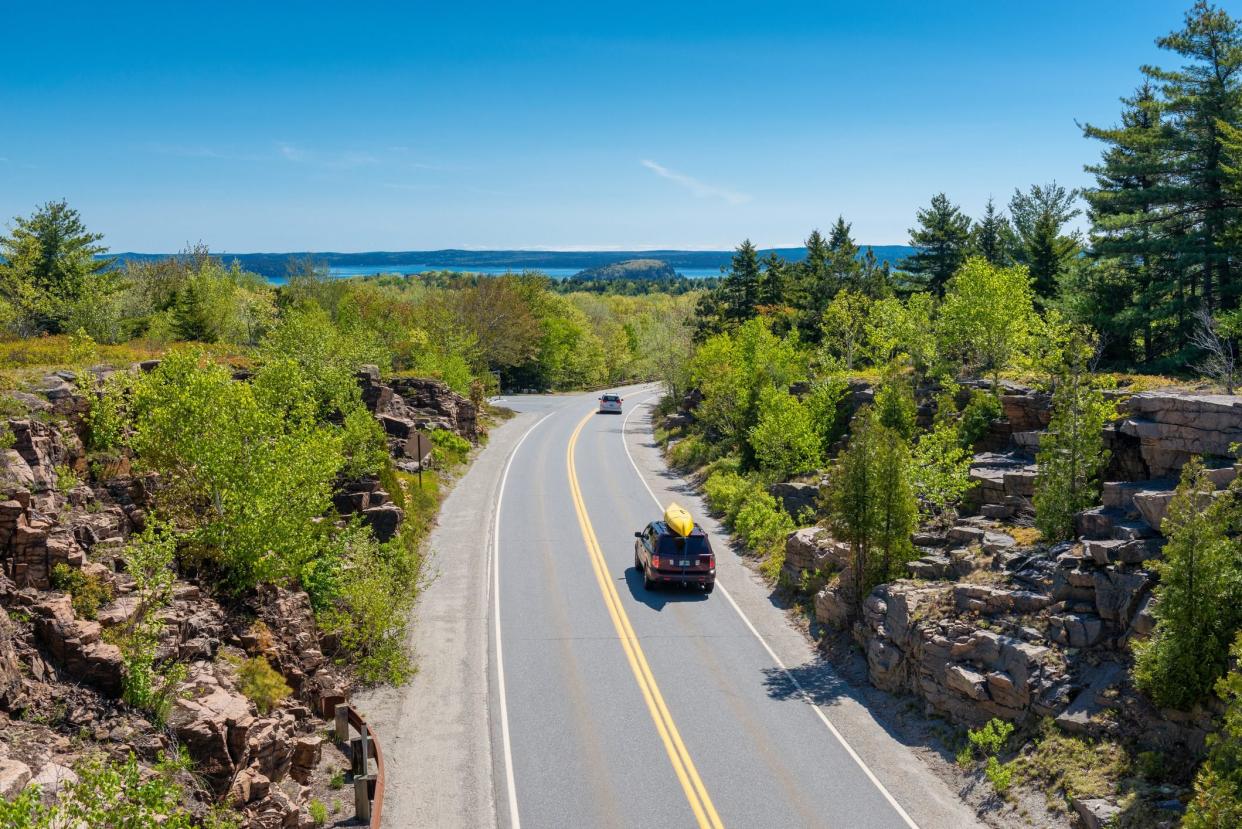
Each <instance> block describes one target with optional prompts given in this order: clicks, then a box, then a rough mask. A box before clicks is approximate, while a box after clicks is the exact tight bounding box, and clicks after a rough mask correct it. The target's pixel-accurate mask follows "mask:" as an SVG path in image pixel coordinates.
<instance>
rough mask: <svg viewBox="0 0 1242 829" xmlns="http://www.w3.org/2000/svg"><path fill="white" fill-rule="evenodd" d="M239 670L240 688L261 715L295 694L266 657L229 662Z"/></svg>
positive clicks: (237, 659)
mask: <svg viewBox="0 0 1242 829" xmlns="http://www.w3.org/2000/svg"><path fill="white" fill-rule="evenodd" d="M229 661H230V662H232V664H233V667H235V668H236V669H237V684H238V688H239V689H240V690H241V692H242V693H243V694H245V695H246V698H247V699H249V700H250V701H251V702H253V703H254V704H255V707H256V708H258V709H259V713H260V714H268V713H270V712H271V710H272V709H273V708H275V707H276V705H277V704H278V703H280V701H281V700H283V699H285V698H286V697H288V696H289V695H290V694H292V693H293V689H292V688H290V687H289V686H288V684H287V683H286V682H285V678H284V677H283V676H281V675H280V672H279V671H277V670H276V669H275V668H273V667H272V665H271V663H270V662H268V661H267V657H266V656H262V655H259V656H252V657H250V658H248V659H240V658H236V657H235V658H233V659H231V660H229Z"/></svg>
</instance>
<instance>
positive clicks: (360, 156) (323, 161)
mask: <svg viewBox="0 0 1242 829" xmlns="http://www.w3.org/2000/svg"><path fill="white" fill-rule="evenodd" d="M276 149H277V151H278V152H279V153H280V156H281V158H283V159H285V160H286V161H290V162H293V163H294V164H307V165H311V166H315V167H324V168H329V169H337V170H352V169H354V168H356V167H366V166H369V165H372V164H379V163H380V160H379V159H378V158H376V157H375V156H374V155H372V154H371V153H368V152H360V151H357V150H345V151H344V152H332V153H324V152H318V151H315V150H310V149H307V148H306V147H302V146H299V145H297V144H290V143H288V142H285V141H278V142H276Z"/></svg>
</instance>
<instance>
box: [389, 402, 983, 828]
mask: <svg viewBox="0 0 1242 829" xmlns="http://www.w3.org/2000/svg"><path fill="white" fill-rule="evenodd" d="M623 393H625V395H626V400H625V409H626V415H623V416H616V415H598V414H593V413H592V409H593V403H594V401H595V395H575V396H532V397H510V398H506V399H505V400H504V401H503V402H504V405H507V406H509V407H511V408H513V409H516V410H518V411H519V412H522V413H523V414H522V415H521V416H520V417H518V418H515V419H514V420H513V421H511V422H510V423H509V424H506V426H505V427H504V429H505V432H506V434H505V439H504V441H503V443H504V445H505V448H506V457H505V458H504V465H503V467H501V465H500V463H499V461H498V460H497V459H496V458H495V456H493V458H492V460H491V461H490V463H491V464H492V467H493V468H500V484H499V487H498V488H497V490H496V492H497V498H498V499H499V506H498V508H495V507H496V505H495V504H491V505H489V507H493V508H489V509H486V510H480V511H479V512H478V513H476V514H475V516H474V517H475V520H476V521H488V522H494V524H493V526H492V527H491V529H492V532H493V539H492V540H493V541H494V544H493V545H492V546H491V550H490V553H491V556H492V557H493V561H492V563H491V566H490V570H489V579H490V582H491V585H490V586H491V588H492V594H491V595H490V597H489V602H490V604H491V607H490V608H489V610H490V614H491V615H490V648H489V658H488V665H489V678H488V684H489V686H490V692H489V694H488V699H489V702H488V705H487V711H488V716H489V718H490V725H491V740H490V749H491V763H492V772H493V774H492V782H493V791H494V795H495V797H494V808H495V810H496V813H495V819H496V821H497V823H498V824H499V825H502V826H513V827H517V826H521V825H525V826H527V827H628V826H635V827H638V826H642V827H653V826H655V827H681V826H703V827H722V826H728V827H800V826H807V827H842V828H844V827H851V828H853V827H859V828H864V827H875V828H876V829H902V828H903V827H911V826H920V827H923V829H933V827H945V829H949V827H951V828H952V829H965V828H966V827H970V826H974V825H977V824H976V822H975V820H974V817H973V815H972V814H971V813H970V811H969V810H968V809H966V808H965V807H964V806H962V805H961V804H960V803H959V802H958V801H957V799H956V798H955V797H954V796H953V794H952V793H951V792H949V791H948V790H947V788H946V787H945V786H944V784H943V783H941V782H940V781H939V780H938V779H937V778H936V777H935V776H934V775H932V774H931V773H930V772H929V771H928V769H927V767H926V766H925V765H924V764H923V763H922V762H921V761H919V760H918V758H916V757H915V756H914V755H913V753H911V751H910V750H909V749H908V748H906V747H904V746H902V745H900V744H899V743H897V742H896V741H895V740H894V739H893V738H892V737H891V736H889V735H888V734H887V733H886V732H885V731H884V730H883V729H882V727H881V726H880V725H879V724H877V723H876V722H875V721H874V719H873V718H872V717H871V715H870V713H869V712H867V711H866V710H865V709H864V708H862V707H861V706H859V705H858V704H857V703H856V702H854V701H853V700H852V699H851V698H850V697H849V695H848V693H847V690H846V689H845V688H844V687H843V686H842V685H841V684H840V683H839V682H838V681H837V680H836V678H835V677H834V676H833V674H832V672H831V669H830V668H828V667H827V666H825V665H823V664H822V663H820V662H818V661H817V660H816V659H815V655H814V651H813V649H812V648H811V647H810V645H809V643H808V642H807V641H806V639H805V637H804V636H802V634H800V633H799V632H798V631H796V630H795V629H794V628H792V627H791V626H790V625H789V624H788V623H787V622H786V620H785V618H784V615H783V613H782V612H781V611H780V610H779V609H777V608H775V607H774V606H773V605H772V604H771V603H770V601H769V600H768V593H767V590H766V588H765V587H764V586H763V585H762V584H761V583H759V581H758V580H757V578H756V577H755V576H754V575H753V574H752V573H751V571H749V570H748V569H747V568H746V567H745V566H744V565H743V564H742V563H741V561H740V559H739V558H738V557H737V556H736V555H734V554H733V553H732V552H730V551H729V549H728V547H727V546H726V545H725V544H723V543H719V542H718V543H717V544H716V551H717V559H718V587H717V590H716V592H715V593H714V594H713V595H711V596H705V595H703V594H702V593H699V592H680V591H663V590H661V591H654V592H653V591H648V590H645V589H644V588H643V586H642V579H641V577H640V576H639V574H638V573H637V572H636V571H635V570H634V569H633V542H634V537H633V533H634V531H635V530H637V529H640V528H641V527H642V526H643V525H644V524H645V523H646V522H648V521H650V520H652V519H653V518H657V517H659V516H660V514H661V512H662V508H661V506H659V505H660V504H664V503H667V501H668V500H670V499H672V498H676V499H677V500H679V501H680V502H681V503H683V505H685V506H687V507H688V508H690V509H691V512H692V513H693V514H694V515H695V516H696V519H699V520H700V521H701V523H702V524H703V525H704V526H705V527H706V528H707V529H708V531H709V532H712V533H713V534H714V535H715V534H718V533H720V532H721V531H720V528H719V527H717V526H716V524H715V523H714V522H712V521H711V520H710V519H709V518H707V517H705V516H704V515H703V507H702V504H701V503H700V502H699V501H698V499H697V498H695V497H694V496H693V494H692V493H689V492H687V491H686V490H685V487H684V483H683V482H681V481H680V480H679V479H677V478H676V477H675V476H671V475H669V474H668V473H667V472H666V471H665V470H664V468H663V466H662V464H661V462H660V459H659V457H658V453H657V452H656V449H655V447H654V446H653V445H652V442H651V438H650V424H649V420H648V418H649V405H650V403H651V402H652V401H654V399H655V389H654V387H643V388H631V389H625V390H623ZM492 448H493V447H489V451H491V449H492ZM464 483H466V482H463V484H464ZM786 666H788V669H786ZM423 670H424V671H425V670H427V669H426V667H424V669H423ZM467 691H468V692H469V689H467ZM812 700H814V702H812ZM381 734H383V730H382V729H381ZM441 785H443V786H446V787H452V786H453V785H454V783H453V781H451V780H445V781H441ZM442 817H444V820H443V821H442V822H441V823H440V824H439V825H450V824H453V823H456V822H457V821H456V820H455V819H453V818H449V817H448V816H442ZM394 825H401V824H394ZM463 825H464V824H463Z"/></svg>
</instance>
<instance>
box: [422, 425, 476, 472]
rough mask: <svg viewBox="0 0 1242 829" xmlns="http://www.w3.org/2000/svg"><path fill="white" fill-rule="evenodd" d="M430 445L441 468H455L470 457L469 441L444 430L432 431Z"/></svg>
mask: <svg viewBox="0 0 1242 829" xmlns="http://www.w3.org/2000/svg"><path fill="white" fill-rule="evenodd" d="M431 444H432V446H434V447H435V450H436V452H437V453H438V457H439V461H440V463H441V465H443V466H449V467H451V466H456V465H458V464H461V463H465V462H466V459H467V458H468V457H469V456H470V449H471V448H472V447H471V446H470V441H468V440H466V439H465V438H463V437H461V436H459V435H457V434H454V433H453V432H450V431H448V430H446V429H433V430H432V432H431Z"/></svg>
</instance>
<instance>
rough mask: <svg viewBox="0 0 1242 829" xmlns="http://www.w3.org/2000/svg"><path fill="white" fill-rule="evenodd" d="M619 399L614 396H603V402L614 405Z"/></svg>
mask: <svg viewBox="0 0 1242 829" xmlns="http://www.w3.org/2000/svg"><path fill="white" fill-rule="evenodd" d="M620 399H621V398H619V397H617V396H616V395H615V394H606V395H604V402H606V403H616V402H617V401H618V400H620Z"/></svg>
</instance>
